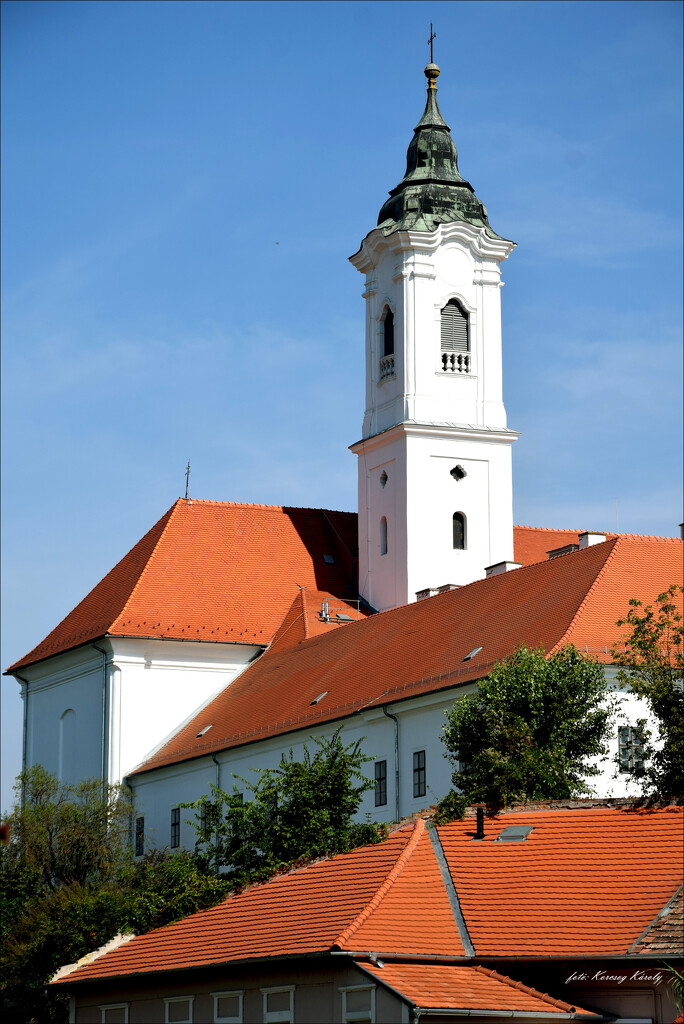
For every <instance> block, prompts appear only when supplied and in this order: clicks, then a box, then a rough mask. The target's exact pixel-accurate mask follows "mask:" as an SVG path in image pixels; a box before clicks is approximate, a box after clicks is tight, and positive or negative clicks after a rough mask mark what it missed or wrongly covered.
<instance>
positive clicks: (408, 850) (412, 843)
mask: <svg viewBox="0 0 684 1024" xmlns="http://www.w3.org/2000/svg"><path fill="white" fill-rule="evenodd" d="M424 831H425V821H424V820H423V819H422V818H418V819H417V821H416V823H415V826H414V829H413V835H412V836H411V838H410V839H409V841H408V843H407V844H406V846H405V847H404V849H403V850H402V851H401V854H400V855H399V857H398V858H397V860H396V863H395V865H394V867H393V868H392V870H391V871H390V873H389V874H388V875H387V878H386V879H385V881H384V882H383V883H382V885H381V886H380V887H379V889H378V890H377V892H376V893H375V896H373V898H372V899H371V900H370V901H369V902H368V903H367V904H366V906H365V907H364V908H363V910H362V911H361V912H360V913H359V914H357V916H356V918H355V919H354V920H353V921H352V923H351V924H350V925H348V926H347V928H345V929H344V931H343V932H340V934H339V935H338V936H337V938H336V939H335V941H334V942H333V943H332V948H334V947H335V946H338V947H339V948H340V949H341V948H342V947H343V945H344V944H345V943H346V942H348V941H349V939H350V938H351V937H352V935H353V934H354V932H357V931H358V930H359V928H360V927H361V925H362V924H363V923H364V921H366V920H367V919H368V918H369V917H370V916H371V914H372V913H374V912H375V911H376V910H377V909H378V907H379V906H380V904H381V903H382V901H383V900H384V898H385V896H386V895H387V893H388V892H389V891H390V889H391V888H392V886H393V885H394V883H395V882H396V880H397V878H398V877H399V875H400V874H401V873H402V871H403V870H404V868H405V867H406V865H407V864H408V862H409V860H410V859H411V856H412V855H413V851H414V850H415V848H416V847H417V845H418V843H419V842H420V839H421V836H422V835H423V832H424Z"/></svg>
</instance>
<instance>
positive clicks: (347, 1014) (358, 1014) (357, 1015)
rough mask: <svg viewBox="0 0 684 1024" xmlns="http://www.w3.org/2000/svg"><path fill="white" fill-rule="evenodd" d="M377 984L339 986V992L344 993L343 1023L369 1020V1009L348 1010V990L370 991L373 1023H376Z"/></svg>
mask: <svg viewBox="0 0 684 1024" xmlns="http://www.w3.org/2000/svg"><path fill="white" fill-rule="evenodd" d="M376 988H377V985H341V986H340V987H339V988H338V990H337V991H338V992H341V993H342V1021H343V1024H350V1022H352V1021H357V1020H367V1019H368V1010H348V1009H347V992H364V991H365V992H370V994H371V1004H370V1019H371V1024H375V990H376Z"/></svg>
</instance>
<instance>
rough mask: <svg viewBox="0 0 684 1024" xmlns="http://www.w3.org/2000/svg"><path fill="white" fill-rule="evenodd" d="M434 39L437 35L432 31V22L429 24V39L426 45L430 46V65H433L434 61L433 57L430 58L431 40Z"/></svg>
mask: <svg viewBox="0 0 684 1024" xmlns="http://www.w3.org/2000/svg"><path fill="white" fill-rule="evenodd" d="M436 38H437V33H436V32H433V31H432V22H430V38H429V39H428V43H429V44H430V63H431V64H434V63H435V62H434V60H433V56H432V40H433V39H436Z"/></svg>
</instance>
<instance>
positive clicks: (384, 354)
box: [380, 306, 394, 381]
mask: <svg viewBox="0 0 684 1024" xmlns="http://www.w3.org/2000/svg"><path fill="white" fill-rule="evenodd" d="M381 349H382V351H381V354H380V380H381V381H383V380H385V379H386V378H387V377H393V376H394V313H393V312H392V310H391V309H390V308H389V306H385V312H384V316H383V318H382V344H381Z"/></svg>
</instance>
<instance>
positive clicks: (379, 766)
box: [375, 761, 387, 807]
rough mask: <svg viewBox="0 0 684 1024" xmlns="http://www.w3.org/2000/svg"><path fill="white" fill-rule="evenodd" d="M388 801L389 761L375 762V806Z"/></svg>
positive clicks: (382, 804)
mask: <svg viewBox="0 0 684 1024" xmlns="http://www.w3.org/2000/svg"><path fill="white" fill-rule="evenodd" d="M386 803H387V761H376V762H375V806H376V807H384V805H385V804H386Z"/></svg>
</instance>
